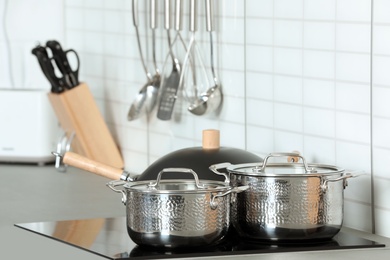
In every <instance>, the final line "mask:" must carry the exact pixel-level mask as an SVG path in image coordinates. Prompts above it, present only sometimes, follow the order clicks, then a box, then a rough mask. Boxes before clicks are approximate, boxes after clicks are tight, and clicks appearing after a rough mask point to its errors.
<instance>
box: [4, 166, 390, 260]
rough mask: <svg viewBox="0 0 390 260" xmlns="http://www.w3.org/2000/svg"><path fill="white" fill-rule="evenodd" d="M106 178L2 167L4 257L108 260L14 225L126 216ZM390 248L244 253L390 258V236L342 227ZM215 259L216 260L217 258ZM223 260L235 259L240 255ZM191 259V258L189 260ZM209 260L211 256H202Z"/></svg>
mask: <svg viewBox="0 0 390 260" xmlns="http://www.w3.org/2000/svg"><path fill="white" fill-rule="evenodd" d="M106 182H107V179H105V178H102V177H100V176H96V175H93V174H91V173H87V172H85V171H81V170H78V169H75V168H69V169H68V171H67V172H66V173H60V172H57V171H56V170H55V169H54V166H52V165H49V166H35V165H20V164H4V163H2V164H0V208H1V210H0V245H1V256H2V257H1V258H2V259H38V258H39V259H56V260H62V259H64V260H65V259H66V260H68V259H72V258H73V259H85V260H89V259H105V258H102V257H99V256H97V255H94V254H91V253H89V252H86V251H83V250H80V249H77V248H75V247H72V246H69V245H66V244H64V243H61V242H58V241H55V240H52V239H48V238H46V237H43V236H39V235H37V234H34V233H31V232H27V231H25V230H22V229H19V228H17V227H14V224H15V223H28V222H42V221H55V220H73V219H85V218H106V217H119V216H123V215H124V214H125V210H124V207H123V205H122V204H121V203H120V199H118V196H117V194H115V193H114V192H112V191H110V190H109V189H107V188H106V187H105V184H106ZM343 231H345V232H348V233H352V234H354V235H358V236H360V237H363V238H366V239H370V240H374V241H377V242H380V243H384V244H386V247H384V248H373V249H348V250H330V251H312V252H293V253H291V252H289V253H270V254H257V255H243V256H239V257H240V258H245V259H264V260H276V259H285V258H286V256H287V255H288V259H290V260H294V259H314V258H315V259H351V258H353V259H369V258H372V259H390V248H389V246H390V238H384V237H380V236H376V235H373V234H369V233H365V232H361V231H357V230H352V229H349V228H345V227H344V228H343ZM215 258H216V257H213V258H212V259H215ZM218 258H221V259H222V258H223V259H229V258H230V259H236V258H238V256H232V257H226V256H223V257H222V256H221V257H218ZM186 259H191V258H186ZM202 259H206V258H202Z"/></svg>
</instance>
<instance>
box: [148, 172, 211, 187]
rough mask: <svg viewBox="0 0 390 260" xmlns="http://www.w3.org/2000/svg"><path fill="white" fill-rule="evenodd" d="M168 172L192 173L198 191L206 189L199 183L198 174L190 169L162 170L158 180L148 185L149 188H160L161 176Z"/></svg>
mask: <svg viewBox="0 0 390 260" xmlns="http://www.w3.org/2000/svg"><path fill="white" fill-rule="evenodd" d="M166 172H183V173H191V174H192V175H193V176H194V180H195V185H196V187H197V188H198V189H204V188H205V187H204V185H203V184H200V182H199V177H198V174H196V172H194V171H193V170H192V169H188V168H165V169H163V170H161V171H160V172H159V173H158V175H157V179H156V181H155V182H150V183H149V184H148V187H149V188H156V186H158V185H159V184H160V181H161V175H162V174H163V173H166Z"/></svg>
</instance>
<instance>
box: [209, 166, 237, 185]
mask: <svg viewBox="0 0 390 260" xmlns="http://www.w3.org/2000/svg"><path fill="white" fill-rule="evenodd" d="M231 165H232V164H231V163H228V162H224V163H218V164H213V165H211V166H210V167H209V169H210V170H211V171H212V172H214V173H216V174H218V175H222V176H224V177H225V182H226V183H230V178H229V175H227V174H226V173H224V172H219V171H218V170H220V169H226V168H227V167H229V166H231Z"/></svg>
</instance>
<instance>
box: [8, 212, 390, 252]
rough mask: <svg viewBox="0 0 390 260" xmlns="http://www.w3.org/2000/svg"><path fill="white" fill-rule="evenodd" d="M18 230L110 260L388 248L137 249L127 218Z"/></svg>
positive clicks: (341, 244) (354, 241)
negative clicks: (127, 227)
mask: <svg viewBox="0 0 390 260" xmlns="http://www.w3.org/2000/svg"><path fill="white" fill-rule="evenodd" d="M15 226H16V227H19V228H22V229H25V230H27V231H31V232H34V233H36V234H39V235H43V236H46V237H48V238H52V239H55V240H57V241H60V242H63V243H65V244H68V245H71V246H75V247H77V248H80V249H83V250H86V251H88V252H91V253H94V254H97V255H99V256H102V257H105V258H108V259H153V258H154V259H156V258H159V259H161V258H185V257H204V256H217V255H218V256H221V255H244V254H261V253H272V252H292V251H314V250H334V249H353V248H369V247H384V246H385V245H384V244H380V243H377V242H375V241H371V240H367V239H363V238H360V237H357V236H354V235H351V234H348V233H345V232H339V233H338V234H337V235H336V236H335V237H334V238H333V239H331V240H327V241H323V242H313V243H307V242H305V243H304V244H302V243H288V244H278V245H275V244H268V243H259V242H256V243H254V242H249V241H243V240H237V239H233V237H235V238H236V237H237V236H235V235H234V234H233V235H228V236H227V237H226V238H225V239H224V241H223V242H221V243H220V244H218V245H215V246H210V247H202V248H201V249H199V248H197V249H185V250H184V249H183V250H175V251H166V250H155V249H151V248H142V247H140V246H138V245H136V244H135V243H134V242H133V241H132V240H131V239H130V237H129V236H128V234H127V229H126V217H118V218H96V219H79V220H69V221H53V222H35V223H23V224H15Z"/></svg>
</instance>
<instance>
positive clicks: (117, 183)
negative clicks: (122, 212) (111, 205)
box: [106, 180, 127, 205]
mask: <svg viewBox="0 0 390 260" xmlns="http://www.w3.org/2000/svg"><path fill="white" fill-rule="evenodd" d="M126 183H127V182H126V181H122V180H115V181H110V182H108V183H107V184H106V185H107V187H108V188H110V189H111V190H113V191H115V192H117V193H122V203H123V204H124V205H126V201H127V196H126V193H125V192H124V191H123V190H122V189H121V190H119V189H117V188H115V187H117V186H123V185H125V184H126Z"/></svg>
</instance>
